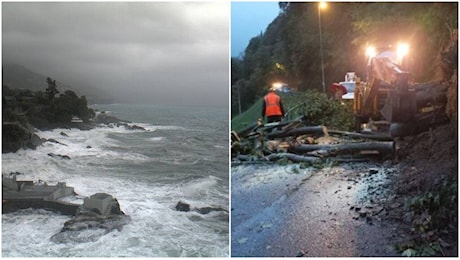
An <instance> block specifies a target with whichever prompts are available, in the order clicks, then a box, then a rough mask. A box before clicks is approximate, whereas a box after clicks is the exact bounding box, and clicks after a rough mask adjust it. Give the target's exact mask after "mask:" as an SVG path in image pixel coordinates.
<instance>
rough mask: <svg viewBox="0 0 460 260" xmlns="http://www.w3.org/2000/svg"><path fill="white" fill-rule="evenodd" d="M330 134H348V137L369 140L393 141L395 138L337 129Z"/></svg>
mask: <svg viewBox="0 0 460 260" xmlns="http://www.w3.org/2000/svg"><path fill="white" fill-rule="evenodd" d="M329 134H330V135H340V136H348V137H351V138H357V139H369V140H375V141H393V138H392V137H391V136H389V135H385V134H375V133H368V134H367V133H354V132H345V131H336V130H330V131H329Z"/></svg>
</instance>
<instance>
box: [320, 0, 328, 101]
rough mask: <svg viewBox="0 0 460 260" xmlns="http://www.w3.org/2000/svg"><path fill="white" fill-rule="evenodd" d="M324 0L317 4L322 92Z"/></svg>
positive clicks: (324, 85)
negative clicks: (322, 19) (322, 11)
mask: <svg viewBox="0 0 460 260" xmlns="http://www.w3.org/2000/svg"><path fill="white" fill-rule="evenodd" d="M326 6H327V4H326V2H319V4H318V26H319V48H320V55H321V76H322V84H323V93H326V83H325V80H324V61H323V37H322V35H321V9H324V8H326Z"/></svg>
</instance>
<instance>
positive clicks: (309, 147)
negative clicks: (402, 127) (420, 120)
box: [288, 142, 394, 156]
mask: <svg viewBox="0 0 460 260" xmlns="http://www.w3.org/2000/svg"><path fill="white" fill-rule="evenodd" d="M288 150H289V151H290V152H293V153H296V154H307V153H311V152H314V151H316V154H317V155H318V156H335V155H338V154H356V153H359V154H365V153H373V152H374V153H375V152H378V153H379V154H381V155H387V154H393V153H394V143H393V142H366V143H348V144H335V145H315V144H300V145H293V146H291V147H290V148H289V149H288Z"/></svg>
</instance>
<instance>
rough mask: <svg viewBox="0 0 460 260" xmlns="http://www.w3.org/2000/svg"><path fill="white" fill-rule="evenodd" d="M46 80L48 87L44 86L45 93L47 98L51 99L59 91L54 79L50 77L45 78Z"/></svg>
mask: <svg viewBox="0 0 460 260" xmlns="http://www.w3.org/2000/svg"><path fill="white" fill-rule="evenodd" d="M46 82H47V83H48V88H46V90H45V93H46V95H47V97H48V100H49V101H51V100H53V98H54V97H55V96H56V94H58V93H59V91H58V90H57V86H56V80H53V79H51V78H49V77H48V78H46Z"/></svg>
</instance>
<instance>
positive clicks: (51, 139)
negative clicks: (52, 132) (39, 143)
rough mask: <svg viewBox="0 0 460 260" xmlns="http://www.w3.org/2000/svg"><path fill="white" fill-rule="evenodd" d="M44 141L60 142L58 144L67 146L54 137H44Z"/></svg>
mask: <svg viewBox="0 0 460 260" xmlns="http://www.w3.org/2000/svg"><path fill="white" fill-rule="evenodd" d="M44 141H45V142H50V143H55V144H60V145H64V146H67V145H66V144H63V143H61V142H59V141H58V140H56V139H54V138H49V139H44Z"/></svg>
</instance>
